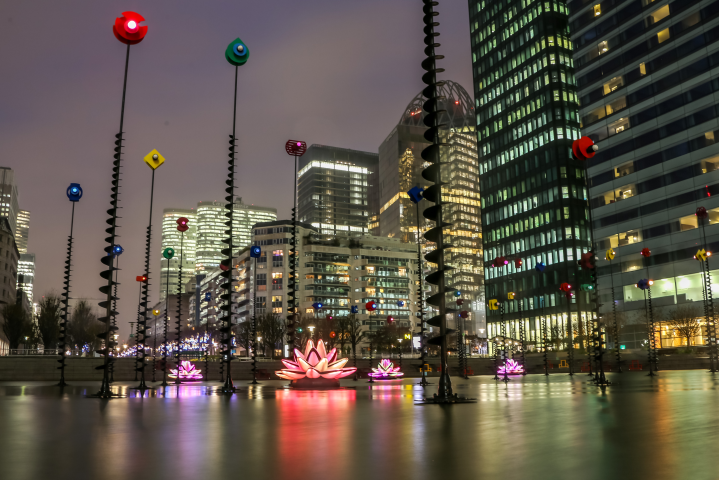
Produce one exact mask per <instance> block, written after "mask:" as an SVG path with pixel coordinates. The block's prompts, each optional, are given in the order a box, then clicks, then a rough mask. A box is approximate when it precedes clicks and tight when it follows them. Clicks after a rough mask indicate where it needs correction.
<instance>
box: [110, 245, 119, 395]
mask: <svg viewBox="0 0 719 480" xmlns="http://www.w3.org/2000/svg"><path fill="white" fill-rule="evenodd" d="M119 273H120V255H117V260H116V261H115V286H114V287H113V297H114V298H113V299H112V311H113V314H112V327H113V328H114V329H115V330H114V331H117V285H118V283H117V278H118V275H119ZM114 340H115V338H114V335H113V345H115V346H117V342H115V341H114ZM116 351H117V350H113V351H112V352H111V353H112V356H113V357H114V356H115V355H116V353H115V352H116ZM114 381H115V362H114V361H113V362H112V363H110V383H113V382H114Z"/></svg>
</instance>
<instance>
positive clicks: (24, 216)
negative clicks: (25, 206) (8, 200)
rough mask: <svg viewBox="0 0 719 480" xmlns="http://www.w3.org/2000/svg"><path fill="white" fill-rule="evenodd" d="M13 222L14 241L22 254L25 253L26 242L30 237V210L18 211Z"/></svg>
mask: <svg viewBox="0 0 719 480" xmlns="http://www.w3.org/2000/svg"><path fill="white" fill-rule="evenodd" d="M15 223H16V228H15V243H16V244H17V250H18V252H20V255H22V254H23V253H27V242H28V240H29V238H30V212H28V211H27V210H20V211H18V214H17V221H16V222H15Z"/></svg>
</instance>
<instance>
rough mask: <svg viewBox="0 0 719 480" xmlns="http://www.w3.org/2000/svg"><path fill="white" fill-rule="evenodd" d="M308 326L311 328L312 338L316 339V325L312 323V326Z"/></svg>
mask: <svg viewBox="0 0 719 480" xmlns="http://www.w3.org/2000/svg"><path fill="white" fill-rule="evenodd" d="M307 328H309V329H310V338H311V339H312V340H314V339H315V327H314V326H313V325H310V326H309V327H307Z"/></svg>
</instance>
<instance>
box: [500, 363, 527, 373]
mask: <svg viewBox="0 0 719 480" xmlns="http://www.w3.org/2000/svg"><path fill="white" fill-rule="evenodd" d="M505 371H506V373H507V375H521V374H522V373H524V367H523V366H521V365H520V364H518V363H517V362H515V361H514V360H512V359H509V360H507V361H505V362H504V365H502V366H501V367H499V369H498V370H497V373H498V374H499V375H504V373H505Z"/></svg>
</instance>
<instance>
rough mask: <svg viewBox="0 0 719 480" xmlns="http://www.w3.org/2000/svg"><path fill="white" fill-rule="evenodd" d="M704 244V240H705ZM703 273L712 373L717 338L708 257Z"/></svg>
mask: <svg viewBox="0 0 719 480" xmlns="http://www.w3.org/2000/svg"><path fill="white" fill-rule="evenodd" d="M705 244H706V242H705ZM703 264H704V265H703V269H704V270H705V271H706V273H705V276H704V278H705V281H704V285H705V287H704V290H705V292H706V293H705V295H706V302H705V305H706V315H705V317H704V318H706V319H707V333H708V336H709V370H710V371H711V372H712V373H716V371H717V339H716V316H715V313H714V298H713V296H712V277H711V273H710V271H709V257H707V258H706V260H704V262H703Z"/></svg>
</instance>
